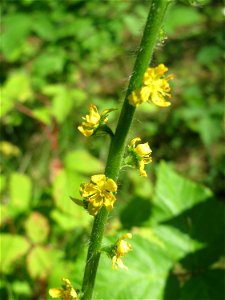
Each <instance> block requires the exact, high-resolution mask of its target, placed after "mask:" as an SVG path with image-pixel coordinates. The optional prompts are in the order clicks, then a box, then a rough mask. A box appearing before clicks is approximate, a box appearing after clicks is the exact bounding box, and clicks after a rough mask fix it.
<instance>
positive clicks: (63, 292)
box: [49, 278, 78, 300]
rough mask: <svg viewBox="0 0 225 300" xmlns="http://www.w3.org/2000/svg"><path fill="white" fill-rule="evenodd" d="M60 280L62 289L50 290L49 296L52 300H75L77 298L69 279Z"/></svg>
mask: <svg viewBox="0 0 225 300" xmlns="http://www.w3.org/2000/svg"><path fill="white" fill-rule="evenodd" d="M62 280H63V281H64V286H63V288H61V289H60V288H53V289H50V290H49V295H50V296H51V297H52V298H61V299H62V300H76V299H77V297H78V296H77V293H76V291H75V289H74V288H73V287H72V286H71V283H70V281H69V279H65V278H63V279H62Z"/></svg>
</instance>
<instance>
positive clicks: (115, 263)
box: [112, 233, 132, 270]
mask: <svg viewBox="0 0 225 300" xmlns="http://www.w3.org/2000/svg"><path fill="white" fill-rule="evenodd" d="M127 238H128V239H131V238H132V234H131V233H126V234H124V235H122V236H121V237H120V238H119V239H118V241H117V243H116V247H115V250H114V251H115V253H114V254H115V255H114V256H113V258H112V268H113V270H117V269H118V267H119V268H121V269H124V270H128V268H127V267H126V266H125V265H124V264H123V262H122V259H121V257H123V256H124V255H125V254H127V253H128V252H130V251H131V250H132V247H131V244H130V243H128V242H127V241H124V240H123V239H127Z"/></svg>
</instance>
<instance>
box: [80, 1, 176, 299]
mask: <svg viewBox="0 0 225 300" xmlns="http://www.w3.org/2000/svg"><path fill="white" fill-rule="evenodd" d="M169 2H170V1H168V0H153V1H151V6H150V10H149V14H148V18H147V22H146V25H145V29H144V33H143V37H142V40H141V44H140V47H139V50H138V53H137V58H136V62H135V65H134V69H133V73H132V76H131V78H130V82H129V86H128V89H127V93H126V96H125V100H124V103H123V107H122V110H121V113H120V117H119V121H118V125H117V129H116V132H115V135H114V136H113V137H112V141H111V145H110V149H109V155H108V160H107V164H106V169H105V175H106V176H107V177H110V178H112V179H113V180H115V181H116V180H117V178H118V175H119V171H120V166H121V162H122V159H123V155H124V149H125V144H126V140H127V136H128V133H129V129H130V126H131V123H132V119H133V116H134V112H135V107H133V106H131V105H130V104H129V103H128V100H127V97H128V96H129V95H130V93H131V92H132V91H133V90H136V89H138V88H139V87H140V86H141V85H142V81H143V76H144V73H145V70H146V69H147V67H148V65H149V63H150V61H151V58H152V54H153V51H154V47H155V45H156V41H157V37H158V35H159V31H160V29H161V25H162V21H163V18H164V15H165V12H166V9H167V7H168V4H169ZM107 217H108V212H107V210H106V208H105V207H102V209H101V210H100V212H99V213H98V214H97V216H96V217H95V219H94V223H93V227H92V232H91V237H90V244H89V249H88V254H87V261H86V266H85V272H84V278H83V285H82V300H91V299H92V295H93V289H94V283H95V277H96V273H97V268H98V263H99V258H100V249H101V242H102V238H103V234H104V229H105V224H106V222H107Z"/></svg>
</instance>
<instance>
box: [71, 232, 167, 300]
mask: <svg viewBox="0 0 225 300" xmlns="http://www.w3.org/2000/svg"><path fill="white" fill-rule="evenodd" d="M115 239H116V238H115ZM129 242H130V243H131V245H132V248H133V251H131V252H129V253H128V254H127V255H126V256H125V257H124V258H123V262H124V264H125V265H126V266H127V267H128V271H126V270H122V269H118V270H112V261H111V259H109V258H108V257H107V256H106V255H102V256H101V259H100V265H99V269H98V273H97V278H96V286H95V291H94V299H102V300H106V299H123V300H125V299H135V300H136V299H138V300H141V299H143V300H144V299H145V300H146V299H157V300H158V299H161V295H162V293H163V289H164V285H165V282H166V278H167V273H168V270H169V269H170V268H171V266H172V264H173V262H172V261H171V260H170V258H169V257H167V255H166V254H165V252H163V251H162V249H161V248H160V247H158V246H157V245H154V244H152V243H150V242H149V241H147V240H146V239H144V238H142V237H139V236H137V235H134V236H133V238H132V240H130V241H129ZM84 259H85V257H83V258H82V259H80V260H79V261H78V262H77V264H76V266H75V268H76V271H77V273H76V274H75V280H76V282H78V283H80V282H81V280H82V279H81V278H80V277H82V276H81V274H82V272H83V264H84V262H83V260H84ZM109 280H110V284H109Z"/></svg>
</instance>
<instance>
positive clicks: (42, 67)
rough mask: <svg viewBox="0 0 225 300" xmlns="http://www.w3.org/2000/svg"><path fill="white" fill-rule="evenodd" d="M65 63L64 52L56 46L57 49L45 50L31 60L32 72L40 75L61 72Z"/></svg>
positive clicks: (44, 75)
mask: <svg viewBox="0 0 225 300" xmlns="http://www.w3.org/2000/svg"><path fill="white" fill-rule="evenodd" d="M64 64H65V53H64V51H63V50H62V49H60V48H58V49H57V51H50V50H49V51H46V52H45V53H42V54H40V55H39V56H38V57H37V58H36V59H35V61H34V62H33V66H32V67H33V72H34V73H36V74H37V75H38V76H40V77H46V76H48V75H50V74H55V73H61V72H62V70H63V67H64Z"/></svg>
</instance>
